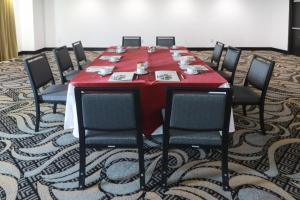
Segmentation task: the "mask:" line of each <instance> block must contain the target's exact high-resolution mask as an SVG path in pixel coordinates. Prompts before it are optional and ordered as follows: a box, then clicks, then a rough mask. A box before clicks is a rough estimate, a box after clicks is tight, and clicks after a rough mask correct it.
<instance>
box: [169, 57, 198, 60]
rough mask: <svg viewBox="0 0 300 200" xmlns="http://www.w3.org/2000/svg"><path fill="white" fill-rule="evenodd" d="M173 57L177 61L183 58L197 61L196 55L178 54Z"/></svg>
mask: <svg viewBox="0 0 300 200" xmlns="http://www.w3.org/2000/svg"><path fill="white" fill-rule="evenodd" d="M173 59H174V60H175V61H180V60H181V59H186V60H189V61H195V58H194V56H176V57H173Z"/></svg>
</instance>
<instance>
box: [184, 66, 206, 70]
mask: <svg viewBox="0 0 300 200" xmlns="http://www.w3.org/2000/svg"><path fill="white" fill-rule="evenodd" d="M179 67H180V69H183V70H186V69H187V68H188V67H193V68H195V69H196V70H197V71H207V70H208V69H207V67H205V66H203V65H179Z"/></svg>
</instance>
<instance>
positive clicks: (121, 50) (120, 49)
mask: <svg viewBox="0 0 300 200" xmlns="http://www.w3.org/2000/svg"><path fill="white" fill-rule="evenodd" d="M107 52H109V53H117V54H122V53H125V52H126V48H124V47H122V46H117V47H116V48H109V49H108V50H107Z"/></svg>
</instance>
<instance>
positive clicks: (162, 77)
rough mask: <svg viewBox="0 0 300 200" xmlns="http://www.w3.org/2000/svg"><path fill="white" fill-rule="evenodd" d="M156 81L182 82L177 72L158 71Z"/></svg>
mask: <svg viewBox="0 0 300 200" xmlns="http://www.w3.org/2000/svg"><path fill="white" fill-rule="evenodd" d="M155 80H157V81H180V80H179V77H178V75H177V72H176V71H156V72H155Z"/></svg>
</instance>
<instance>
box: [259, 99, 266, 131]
mask: <svg viewBox="0 0 300 200" xmlns="http://www.w3.org/2000/svg"><path fill="white" fill-rule="evenodd" d="M264 112H265V107H264V104H261V105H260V106H259V121H260V128H261V131H262V133H263V134H264V135H265V134H266V131H265V122H264Z"/></svg>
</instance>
